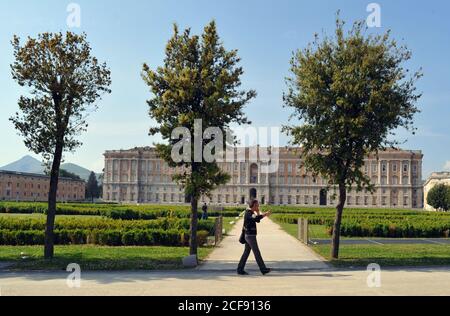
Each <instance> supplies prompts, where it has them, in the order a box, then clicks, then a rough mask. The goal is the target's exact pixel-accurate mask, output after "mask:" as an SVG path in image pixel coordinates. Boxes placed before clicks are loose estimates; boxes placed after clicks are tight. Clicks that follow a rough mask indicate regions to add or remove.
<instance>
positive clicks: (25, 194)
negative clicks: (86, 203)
mask: <svg viewBox="0 0 450 316" xmlns="http://www.w3.org/2000/svg"><path fill="white" fill-rule="evenodd" d="M13 194H14V193H12V192H11V191H10V190H6V194H5V195H6V196H7V197H13V198H20V197H25V198H26V197H31V198H40V197H41V193H39V192H38V193H34V192H25V191H24V192H22V193H21V192H16V194H15V195H13ZM48 196H49V193H45V194H44V193H43V194H42V197H46V198H48ZM56 197H57V198H58V199H59V198H63V199H65V198H68V199H71V198H72V195H70V194H67V195H66V194H62V195H61V196H60V195H59V194H57V195H56ZM73 198H74V199H77V194H73Z"/></svg>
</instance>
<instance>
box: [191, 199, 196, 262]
mask: <svg viewBox="0 0 450 316" xmlns="http://www.w3.org/2000/svg"><path fill="white" fill-rule="evenodd" d="M197 227H198V200H197V198H195V197H193V196H192V197H191V228H190V238H189V254H190V255H196V256H197V247H198V245H197Z"/></svg>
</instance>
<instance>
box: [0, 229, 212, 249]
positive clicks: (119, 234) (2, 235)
mask: <svg viewBox="0 0 450 316" xmlns="http://www.w3.org/2000/svg"><path fill="white" fill-rule="evenodd" d="M208 235H209V234H208V232H207V231H199V232H198V233H197V238H198V242H199V244H200V245H203V244H204V243H206V239H207V237H208ZM43 244H44V231H41V230H28V231H11V230H4V229H3V230H0V245H12V246H24V245H43ZM55 244H57V245H82V244H94V245H101V246H174V247H177V246H187V245H188V244H189V232H188V231H179V230H175V229H171V230H162V229H146V230H144V229H133V230H109V229H108V230H83V229H75V230H66V229H63V230H55Z"/></svg>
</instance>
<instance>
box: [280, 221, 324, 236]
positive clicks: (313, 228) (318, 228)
mask: <svg viewBox="0 0 450 316" xmlns="http://www.w3.org/2000/svg"><path fill="white" fill-rule="evenodd" d="M275 222H276V223H277V224H278V225H280V226H281V228H282V229H283V230H284V231H285V232H287V233H288V234H289V235H292V236H294V237H295V238H297V237H298V232H297V230H298V228H297V224H287V223H283V222H279V221H275ZM309 236H310V238H312V239H329V238H330V235H328V234H327V228H326V226H324V225H309Z"/></svg>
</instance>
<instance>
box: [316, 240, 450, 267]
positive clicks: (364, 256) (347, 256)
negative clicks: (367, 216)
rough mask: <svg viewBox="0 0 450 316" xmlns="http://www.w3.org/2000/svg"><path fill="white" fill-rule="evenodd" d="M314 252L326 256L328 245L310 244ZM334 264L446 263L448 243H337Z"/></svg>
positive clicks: (448, 261)
mask: <svg viewBox="0 0 450 316" xmlns="http://www.w3.org/2000/svg"><path fill="white" fill-rule="evenodd" d="M312 249H314V250H315V251H316V252H317V253H319V254H320V255H321V256H323V257H324V258H326V259H327V260H330V245H316V246H313V247H312ZM329 262H330V263H331V264H332V265H335V266H344V267H349V266H367V265H369V264H371V263H377V264H379V265H380V266H381V267H383V266H431V265H450V245H421V244H417V245H416V244H415V245H341V246H340V254H339V260H330V261H329Z"/></svg>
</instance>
